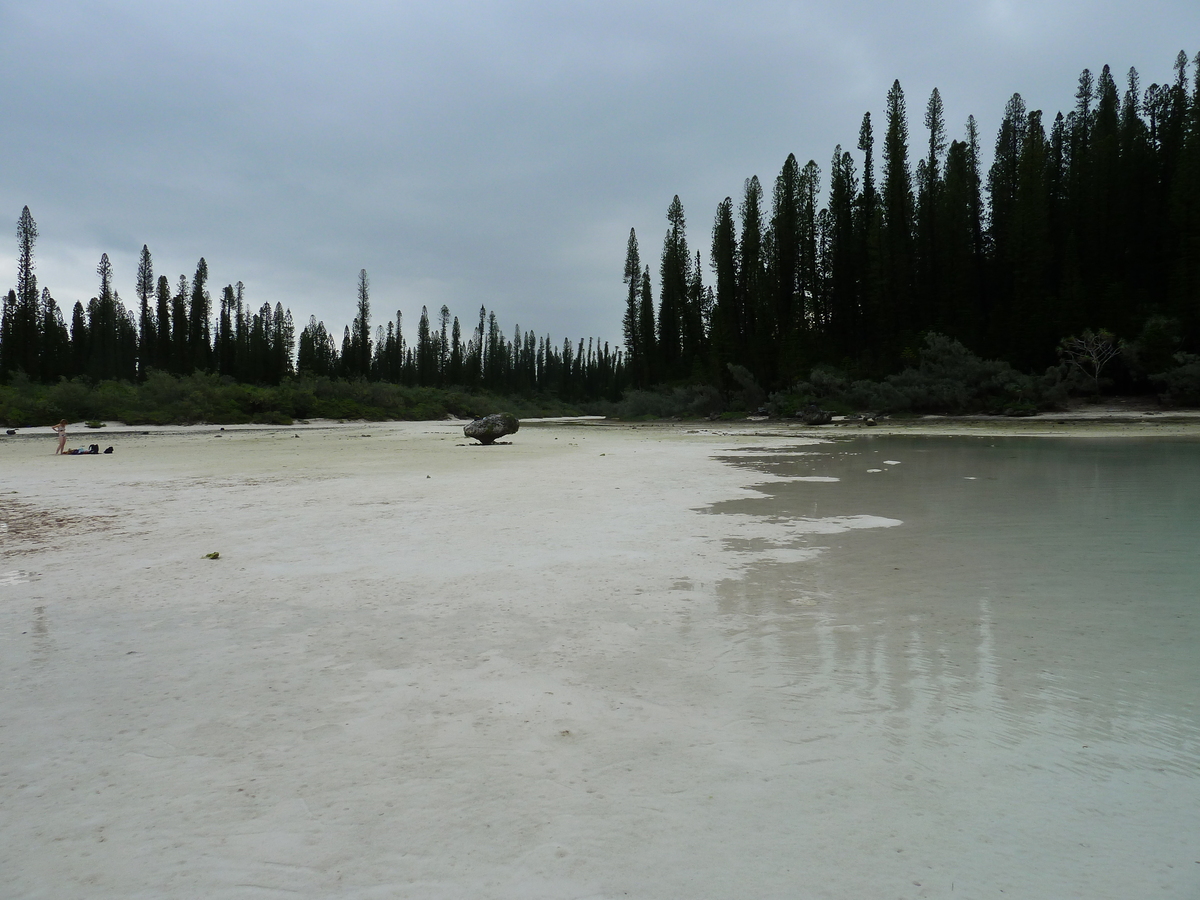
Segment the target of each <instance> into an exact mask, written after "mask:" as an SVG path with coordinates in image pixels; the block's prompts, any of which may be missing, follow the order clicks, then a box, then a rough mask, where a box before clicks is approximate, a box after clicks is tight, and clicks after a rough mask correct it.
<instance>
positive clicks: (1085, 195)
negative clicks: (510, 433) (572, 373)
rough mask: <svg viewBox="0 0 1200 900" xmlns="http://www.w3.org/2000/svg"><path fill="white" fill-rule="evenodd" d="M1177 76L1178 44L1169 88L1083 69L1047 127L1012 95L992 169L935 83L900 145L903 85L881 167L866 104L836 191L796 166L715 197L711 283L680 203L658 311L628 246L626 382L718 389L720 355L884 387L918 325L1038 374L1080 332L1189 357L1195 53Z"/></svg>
mask: <svg viewBox="0 0 1200 900" xmlns="http://www.w3.org/2000/svg"><path fill="white" fill-rule="evenodd" d="M1188 70H1189V62H1188V58H1187V56H1186V54H1184V53H1183V52H1182V51H1181V52H1180V53H1179V55H1178V57H1177V59H1176V61H1175V66H1174V78H1173V80H1172V81H1171V82H1170V83H1168V84H1162V85H1160V84H1151V85H1150V86H1149V87H1147V88H1145V89H1143V88H1142V87H1141V84H1140V81H1139V78H1138V74H1137V72H1136V71H1135V70H1133V69H1130V70H1129V72H1128V74H1127V76H1126V79H1125V88H1124V90H1123V91H1122V90H1120V89H1119V88H1118V86H1117V84H1116V82H1115V80H1114V78H1113V75H1112V73H1111V72H1110V71H1109V68H1108V66H1105V67H1104V68H1103V70H1101V72H1100V75H1099V77H1096V76H1094V75H1093V74H1092V72H1090V71H1087V70H1085V71H1084V72H1083V73H1082V74H1081V75H1080V78H1079V83H1078V89H1077V91H1076V93H1075V105H1074V108H1073V109H1071V110H1069V111H1068V112H1067V113H1066V114H1063V113H1058V114H1057V115H1055V116H1054V117H1053V119H1049V117H1047V116H1045V115H1043V113H1042V111H1041V110H1030V109H1027V108H1026V104H1025V102H1024V100H1022V98H1021V97H1020V95H1019V94H1014V95H1013V96H1012V98H1011V99H1010V100H1009V101H1008V104H1007V105H1006V106H1005V109H1004V116H1003V119H1002V121H1001V123H1000V127H999V130H998V134H997V136H996V142H995V153H994V158H993V161H992V163H991V165H990V166H989V167H988V169H987V171H986V173H985V172H984V171H982V167H981V163H980V159H981V153H980V141H981V138H980V134H979V128H978V126H977V124H976V122H975V119H974V117H971V118H969V119H968V121H967V123H966V132H965V134H964V135H963V136H962V139H961V140H951V141H948V140H947V135H946V125H945V121H944V117H943V106H942V99H941V96H940V94H939V92H938V90H937V89H934V91H933V92H932V94H931V95H930V97H929V100H928V102H927V103H926V106H925V112H924V119H923V121H924V131H923V134H922V138H921V141H920V143H919V145H918V146H917V148H915V149H910V140H909V125H908V116H907V113H906V104H905V98H904V93H903V91H902V90H901V87H900V84H899V82H896V83H894V84H893V85H892V88H891V90H890V91H889V92H888V95H887V107H886V117H885V120H884V122H883V127H882V138H881V147H880V150H879V157H880V158H879V161H878V163H877V162H876V152H877V151H876V142H877V137H876V130H877V129H876V126H875V124H874V123H873V122H872V120H871V116H870V114H869V113H868V114H866V115H865V116H864V117H863V120H862V127H861V129H860V131H859V134H858V142H857V149H858V151H859V153H860V155H859V156H858V158H857V161H856V158H855V156H854V154H853V153H851V152H849V151H844V150H843V148H842V147H841V146H838V147H837V148H835V149H834V152H833V157H832V160H831V161H830V165H829V170H828V174H827V176H826V177H827V181H828V194H827V195H823V193H822V181H823V180H824V179H823V173H822V171H821V169H820V167H819V166H818V165H817V164H816V163H815V162H814V161H811V160H810V161H809V162H807V163H806V164H804V165H800V164H799V162H798V161H797V160H796V158H795V157H794V156H788V158H787V160H786V161H785V162H784V164H783V168H782V170H781V171H780V173H779V175H778V176H777V177H776V178H775V181H774V184H773V186H772V187H771V194H770V197H769V198H768V197H767V196H766V191H765V189H764V186H763V185H762V183H761V182H760V181H759V180H758V178H757V177H752V178H749V179H748V180H747V181H746V182H745V185H744V189H743V192H742V194H741V197H740V200H739V201H737V202H736V203H735V201H734V199H733V198H732V197H726V198H725V199H724V200H723V201H721V203H719V204H718V206H717V209H716V215H715V217H714V223H713V228H712V243H711V274H712V283H711V286H707V287H706V286H705V285H704V283H703V280H702V272H701V265H700V257H699V254H698V253H697V254H696V255H695V256H694V257H693V255H692V254H691V253H690V252H689V248H688V244H687V238H686V234H685V221H684V212H683V207H682V205H681V204H680V202H679V198H678V197H676V198H675V199H674V200H673V201H672V203H671V205H670V207H669V208H668V211H667V221H668V229H667V234H666V238H665V241H664V244H663V250H662V256H661V262H660V265H659V269H658V280H659V294H658V304H657V309H656V308H655V304H654V296H653V287H652V279H651V270H650V267H649V266H644V267H643V264H642V261H641V258H640V255H639V248H638V243H637V237H636V235H635V234H634V233H633V232H632V231H631V232H630V236H629V243H628V247H627V253H626V262H625V283H626V286H627V289H628V293H627V297H626V312H625V319H624V330H625V341H626V346H627V348H628V349H627V354H626V357H627V363H628V366H629V368H630V370H631V378H632V381H633V382H634V383H635V384H636V385H638V386H643V387H644V386H648V385H652V384H655V383H657V382H660V381H663V380H672V379H680V378H695V379H701V378H708V379H711V378H721V379H725V381H726V382H727V383H728V381H729V378H730V376H729V373H728V366H729V364H736V365H739V366H742V367H745V368H746V369H748V370H749V371H750V372H751V373H752V374H753V375H754V377H755V378H756V379H757V381H758V382H759V383H760V384H761V385H763V386H764V387H765V388H767V389H771V390H775V389H781V388H786V387H788V386H789V385H792V384H794V383H795V382H797V381H798V380H802V379H804V378H806V377H807V376H808V374H809V373H810V371H811V369H812V368H813V366H815V365H822V364H824V365H826V366H834V367H837V368H839V369H842V370H844V371H846V372H849V373H851V374H856V375H859V376H873V377H879V376H882V375H885V374H887V373H890V372H895V371H896V370H897V369H899V368H900V367H901V366H903V365H904V364H909V363H915V362H916V360H917V356H918V350H919V348H920V347H921V345H922V335H925V334H928V333H930V332H934V333H938V334H942V335H947V336H950V337H951V338H954V339H955V340H957V341H959V342H961V343H962V344H964V345H965V346H966V347H969V348H970V349H971V350H973V351H974V352H975V353H978V354H980V355H983V356H985V357H989V358H998V359H1002V360H1006V361H1008V362H1009V363H1011V364H1012V365H1014V366H1016V367H1017V368H1019V369H1022V370H1040V369H1044V368H1045V367H1047V366H1051V365H1054V364H1056V363H1058V362H1059V355H1058V353H1057V352H1056V351H1057V349H1058V348H1059V346H1060V343H1061V342H1062V341H1063V339H1064V338H1066V337H1067V336H1069V335H1072V334H1079V333H1082V332H1083V331H1084V330H1085V329H1090V330H1091V331H1093V332H1094V333H1099V332H1101V331H1103V332H1105V333H1111V334H1112V335H1113V336H1114V340H1115V341H1119V340H1121V339H1124V340H1125V341H1126V342H1127V345H1128V346H1130V347H1132V346H1133V345H1134V344H1135V342H1138V341H1139V340H1140V344H1139V346H1140V348H1141V350H1142V356H1143V360H1142V361H1143V364H1144V366H1145V365H1148V366H1150V368H1151V369H1153V368H1154V366H1158V367H1160V368H1167V367H1169V366H1170V365H1171V364H1172V360H1171V358H1170V355H1171V354H1170V353H1166V355H1165V356H1164V352H1165V351H1167V350H1170V351H1172V352H1175V351H1179V350H1193V351H1194V350H1197V349H1200V56H1198V57H1197V59H1196V66H1195V70H1194V72H1193V74H1192V77H1191V79H1189V72H1188ZM914 157H916V160H915V164H914V162H913V158H914ZM877 165H878V168H877ZM1147 354H1150V355H1154V354H1157V358H1154V359H1146V358H1145V357H1146V356H1147ZM1144 366H1143V367H1144ZM1125 374H1126V375H1128V374H1129V372H1128V371H1127V372H1126V373H1125Z"/></svg>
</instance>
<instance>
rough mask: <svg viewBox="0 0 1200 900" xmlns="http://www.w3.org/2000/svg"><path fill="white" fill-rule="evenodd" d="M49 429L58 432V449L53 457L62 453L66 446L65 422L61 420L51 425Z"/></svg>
mask: <svg viewBox="0 0 1200 900" xmlns="http://www.w3.org/2000/svg"><path fill="white" fill-rule="evenodd" d="M50 427H51V428H53V429H54V430H55V431H57V432H58V449H57V450H55V451H54V455H55V456H57V455H58V454H60V453H62V452H63V450H65V449H66V446H67V420H66V419H63V420H62V421H61V422H59V423H58V424H57V425H52V426H50Z"/></svg>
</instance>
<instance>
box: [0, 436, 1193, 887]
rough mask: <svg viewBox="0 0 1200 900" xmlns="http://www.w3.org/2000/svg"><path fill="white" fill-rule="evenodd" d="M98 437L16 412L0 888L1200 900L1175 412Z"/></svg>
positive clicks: (2, 701) (0, 772) (1187, 506)
mask: <svg viewBox="0 0 1200 900" xmlns="http://www.w3.org/2000/svg"><path fill="white" fill-rule="evenodd" d="M759 429H763V430H761V431H760V430H759ZM131 432H132V433H131ZM109 433H110V435H111V437H109V438H107V439H106V440H107V441H111V442H112V443H114V444H115V445H116V447H117V451H116V453H114V454H113V455H112V456H98V457H87V458H85V457H72V458H63V457H57V458H56V457H54V456H52V455H51V452H50V451H51V450H52V438H51V439H50V441H47V442H41V441H40V437H41V436H38V439H37V440H35V439H34V438H33V437H31V438H30V439H28V440H14V441H7V442H0V521H3V522H4V524H5V526H6V527H5V528H4V529H0V810H2V813H0V898H3V900H8V898H10V897H11V898H22V900H25V898H30V900H35V898H36V900H42V898H46V900H51V898H53V900H60V898H87V900H110V898H111V900H117V898H120V900H126V898H131V897H132V898H142V897H145V898H155V900H158V898H172V900H173V898H192V897H206V898H207V897H212V898H218V900H220V898H227V900H242V898H251V897H275V896H290V897H295V896H299V897H309V898H314V900H318V898H319V900H324V898H328V897H338V898H347V900H377V898H412V900H438V898H444V900H457V898H460V897H478V898H503V900H531V898H542V900H559V898H606V900H607V898H625V897H634V898H645V900H673V898H680V900H684V898H686V900H696V898H712V900H723V898H729V897H753V898H780V900H783V898H787V900H793V898H803V900H808V898H833V900H860V898H909V900H914V898H918V897H939V898H984V897H1000V896H1007V897H1020V898H1023V900H1061V898H1070V897H1081V898H1087V900H1106V898H1109V900H1127V898H1131V897H1138V898H1141V897H1164V898H1190V900H1195V898H1196V897H1198V896H1200V731H1198V725H1197V722H1198V717H1197V699H1196V698H1197V697H1198V696H1200V653H1198V652H1197V643H1198V638H1200V605H1198V600H1197V594H1198V589H1197V585H1200V554H1197V552H1196V551H1197V548H1198V547H1200V533H1198V532H1200V516H1198V515H1197V511H1198V510H1200V441H1196V440H1186V439H1162V438H1160V439H1156V440H1154V441H1143V440H1141V439H1136V438H1130V437H1123V438H1121V439H1102V438H1080V437H1070V438H1066V437H1063V438H1038V439H1033V438H1016V437H1008V438H999V437H955V438H948V437H929V436H927V437H915V436H905V437H898V436H879V435H876V434H871V433H862V432H860V433H859V434H860V436H857V437H854V438H848V439H842V438H841V437H840V435H839V431H838V430H833V431H825V432H821V433H820V436H819V437H814V436H812V435H811V434H809V435H807V436H806V435H805V434H804V433H802V432H800V431H799V430H798V429H789V428H786V427H777V428H773V429H770V430H767V429H765V427H764V426H760V425H758V424H754V425H747V426H744V427H741V428H735V429H734V430H733V431H732V432H706V431H702V430H699V429H689V428H687V427H686V426H683V427H676V428H672V427H670V426H649V427H641V426H639V427H634V428H631V427H622V426H608V425H605V426H586V425H581V424H578V423H576V424H563V423H559V424H552V423H547V424H544V425H540V426H539V425H534V424H533V423H530V424H529V426H528V427H524V426H523V427H522V429H521V431H520V433H519V434H518V435H516V436H515V437H514V439H513V442H512V443H511V444H509V445H506V446H497V447H492V448H483V447H476V446H468V445H466V444H464V442H463V439H462V431H461V424H455V423H386V424H384V423H375V424H372V425H370V426H364V425H363V424H362V423H346V424H345V425H338V424H336V423H322V424H316V423H314V424H313V425H312V426H301V425H297V426H294V427H292V428H287V429H282V428H240V429H239V428H230V429H228V430H225V431H220V430H218V429H217V428H215V427H213V428H192V429H170V428H167V429H152V430H151V431H149V432H146V433H141V430H140V429H139V430H137V431H132V430H126V431H125V432H117V431H116V430H115V429H113V430H112V431H110V432H109ZM827 435H828V437H826V436H827ZM211 551H220V557H219V559H216V560H213V559H210V558H207V555H208V554H209V553H210V552H211Z"/></svg>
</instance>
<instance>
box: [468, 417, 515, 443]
mask: <svg viewBox="0 0 1200 900" xmlns="http://www.w3.org/2000/svg"><path fill="white" fill-rule="evenodd" d="M520 427H521V423H520V422H518V421H517V417H516V416H514V415H513V414H512V413H492V414H491V415H490V416H483V417H482V418H480V419H476V420H475V421H473V422H471V423H470V424H469V425H464V426H463V434H465V435H466V436H467V437H469V438H475V440H477V441H479V443H481V444H492V443H495V441H496V438H502V437H504V436H505V435H506V434H516V433H517V431H518V429H520Z"/></svg>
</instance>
